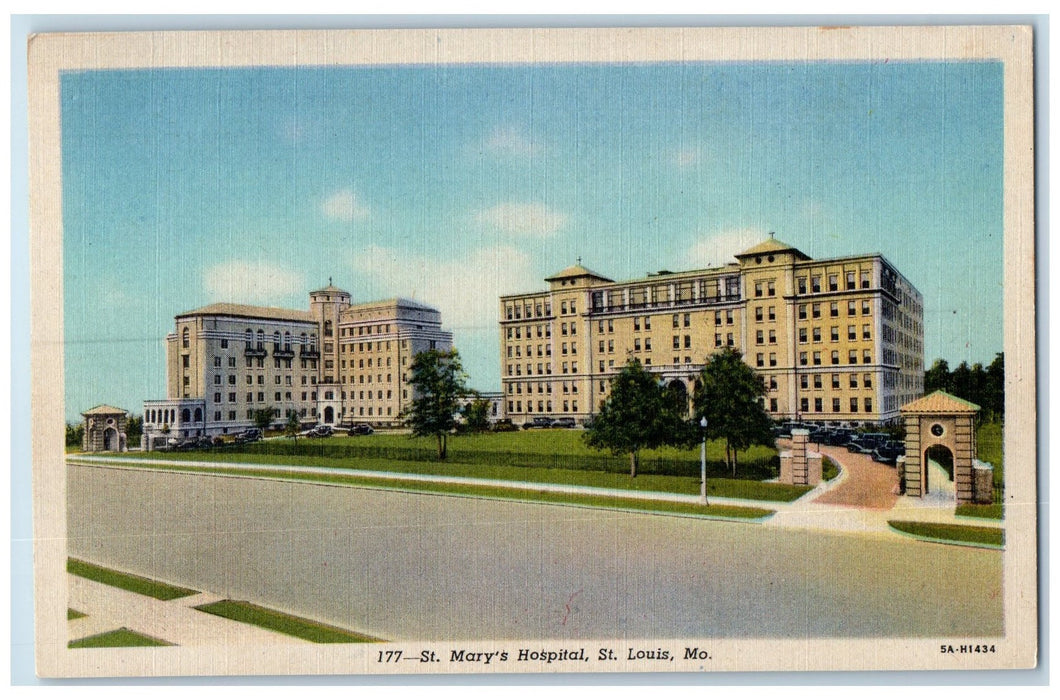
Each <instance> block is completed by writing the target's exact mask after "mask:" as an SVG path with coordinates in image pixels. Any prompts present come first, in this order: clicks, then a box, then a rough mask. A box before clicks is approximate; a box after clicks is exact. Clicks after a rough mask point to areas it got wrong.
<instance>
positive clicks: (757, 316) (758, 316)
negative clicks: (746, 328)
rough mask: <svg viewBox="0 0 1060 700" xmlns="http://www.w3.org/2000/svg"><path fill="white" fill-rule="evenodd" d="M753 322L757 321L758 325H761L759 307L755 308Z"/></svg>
mask: <svg viewBox="0 0 1060 700" xmlns="http://www.w3.org/2000/svg"><path fill="white" fill-rule="evenodd" d="M755 320H756V321H758V322H759V323H761V321H762V307H761V306H756V307H755Z"/></svg>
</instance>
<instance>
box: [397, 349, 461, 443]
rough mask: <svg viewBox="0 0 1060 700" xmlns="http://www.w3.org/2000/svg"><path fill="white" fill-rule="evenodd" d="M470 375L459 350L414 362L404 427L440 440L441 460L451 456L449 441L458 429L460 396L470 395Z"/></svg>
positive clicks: (424, 354) (422, 355) (419, 356)
mask: <svg viewBox="0 0 1060 700" xmlns="http://www.w3.org/2000/svg"><path fill="white" fill-rule="evenodd" d="M465 381H467V375H466V374H465V373H464V367H463V365H461V363H460V354H459V353H458V352H457V351H456V350H428V351H427V352H421V353H419V354H417V355H416V357H414V358H413V359H412V367H411V371H410V374H409V384H411V385H412V387H413V399H412V404H411V406H410V407H409V409H408V411H407V412H406V414H405V423H406V424H407V425H408V426H409V427H411V428H412V434H413V435H417V436H421V437H430V436H433V437H435V438H436V439H437V440H438V459H445V458H446V455H447V453H448V445H447V438H448V436H449V433H450V432H451V431H452V430H453V428H455V427H456V415H457V412H458V411H459V408H460V402H459V399H460V396H461V395H462V394H466V393H467V388H466V387H465V385H464V382H465Z"/></svg>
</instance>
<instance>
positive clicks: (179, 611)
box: [67, 574, 310, 646]
mask: <svg viewBox="0 0 1060 700" xmlns="http://www.w3.org/2000/svg"><path fill="white" fill-rule="evenodd" d="M67 586H68V589H67V590H69V592H70V597H69V599H68V601H69V602H68V603H67V605H68V607H70V608H72V609H74V610H77V611H78V612H80V613H84V614H85V617H80V618H78V619H76V620H70V621H68V623H67V630H68V632H69V639H70V641H74V640H77V639H83V638H85V637H91V636H94V635H97V634H102V633H104V632H112V631H114V630H117V629H120V628H122V627H124V628H126V629H130V630H132V631H134V632H139V633H140V634H144V635H147V636H148V637H153V638H155V639H157V640H160V641H164V642H168V643H170V644H175V645H177V646H204V645H240V646H258V645H264V644H293V643H300V642H301V643H305V644H309V643H310V642H306V641H305V640H302V639H299V638H297V637H291V636H288V635H286V634H280V633H278V632H271V631H269V630H266V629H263V628H261V627H257V626H255V625H248V624H244V623H242V622H235V621H233V620H228V619H226V618H223V617H218V616H216V615H211V614H209V613H205V612H202V611H201V610H195V606H196V605H203V604H205V603H212V602H214V601H218V600H222V597H221V596H218V595H214V594H212V593H199V594H198V595H192V596H187V597H184V598H177V599H175V600H156V599H155V598H151V597H149V596H145V595H140V594H138V593H131V592H129V591H126V590H124V589H121V588H115V587H114V586H108V585H106V584H102V583H97V582H96V581H90V580H89V579H86V578H81V577H80V576H74V575H73V574H67Z"/></svg>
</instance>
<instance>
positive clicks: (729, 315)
mask: <svg viewBox="0 0 1060 700" xmlns="http://www.w3.org/2000/svg"><path fill="white" fill-rule="evenodd" d="M725 325H727V326H731V325H732V310H731V309H730V310H729V311H726V312H725Z"/></svg>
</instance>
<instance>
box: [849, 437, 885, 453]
mask: <svg viewBox="0 0 1060 700" xmlns="http://www.w3.org/2000/svg"><path fill="white" fill-rule="evenodd" d="M890 437H891V436H890V435H889V434H887V433H860V434H856V435H854V437H852V438H851V439H850V442H848V443H847V450H848V451H850V452H860V453H861V454H872V451H873V450H875V449H876V447H877V445H879V444H880V443H882V442H884V441H886V440H889V439H890Z"/></svg>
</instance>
